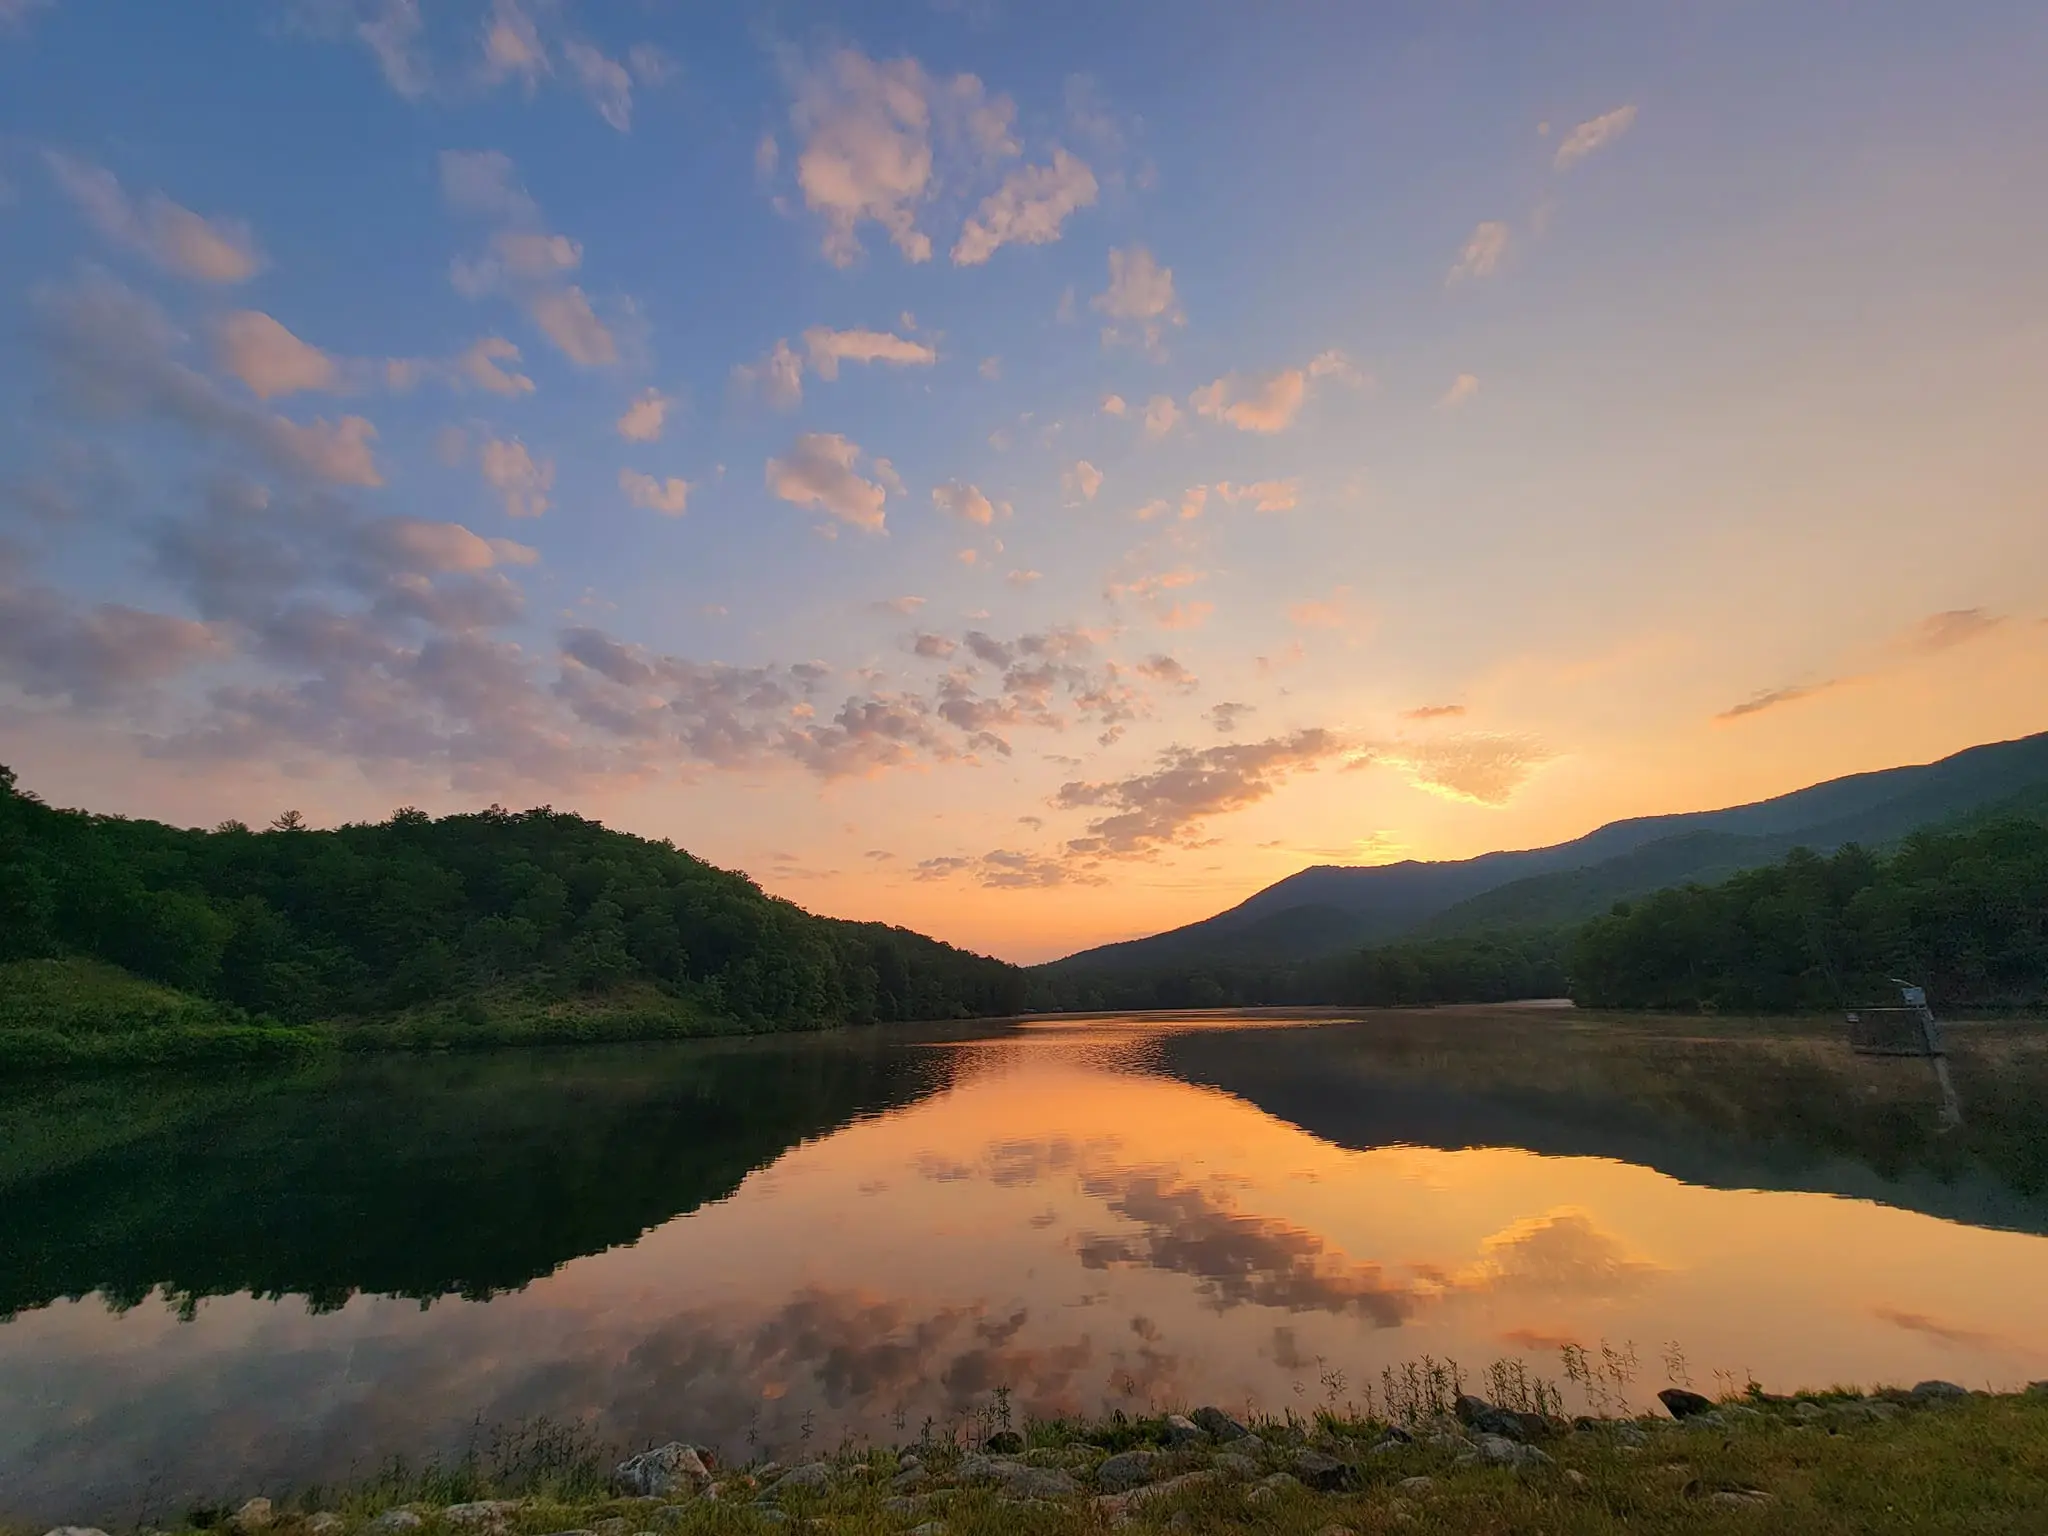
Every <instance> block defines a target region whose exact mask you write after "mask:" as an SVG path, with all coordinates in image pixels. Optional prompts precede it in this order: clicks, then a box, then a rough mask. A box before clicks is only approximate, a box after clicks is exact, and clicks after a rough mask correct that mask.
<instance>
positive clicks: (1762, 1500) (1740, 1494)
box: [1707, 1488, 1771, 1509]
mask: <svg viewBox="0 0 2048 1536" xmlns="http://www.w3.org/2000/svg"><path fill="white" fill-rule="evenodd" d="M1707 1499H1708V1501H1709V1502H1710V1503H1714V1504H1720V1505H1723V1506H1725V1507H1726V1508H1729V1509H1757V1508H1760V1507H1761V1506H1763V1505H1765V1504H1768V1503H1770V1502H1771V1496H1770V1495H1769V1494H1768V1493H1765V1492H1764V1491H1763V1489H1761V1488H1717V1489H1716V1490H1714V1492H1712V1493H1710V1494H1708V1495H1707Z"/></svg>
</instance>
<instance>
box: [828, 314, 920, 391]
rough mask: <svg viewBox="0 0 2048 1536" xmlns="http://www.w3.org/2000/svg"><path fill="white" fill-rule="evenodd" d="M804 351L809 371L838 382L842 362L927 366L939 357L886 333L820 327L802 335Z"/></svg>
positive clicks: (918, 342)
mask: <svg viewBox="0 0 2048 1536" xmlns="http://www.w3.org/2000/svg"><path fill="white" fill-rule="evenodd" d="M804 350H805V351H806V352H808V353H809V354H810V362H811V371H812V372H814V373H816V374H817V375H818V377H819V378H821V379H836V378H838V377H839V365H840V364H841V363H842V362H846V363H893V364H895V365H897V366H898V367H903V366H929V365H930V364H932V363H935V362H937V361H938V357H939V354H938V353H937V352H935V351H933V350H932V349H931V348H930V347H929V346H927V345H925V343H923V342H921V341H913V340H911V339H910V338H908V337H905V336H898V335H896V334H894V333H893V332H890V331H858V330H856V331H835V330H832V329H830V328H828V327H826V326H822V325H814V326H812V327H811V328H810V329H809V330H807V331H805V332H804Z"/></svg>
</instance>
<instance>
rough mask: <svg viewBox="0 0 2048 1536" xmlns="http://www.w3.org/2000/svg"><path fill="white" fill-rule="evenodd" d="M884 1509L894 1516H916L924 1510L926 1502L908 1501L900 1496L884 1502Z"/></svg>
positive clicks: (921, 1500) (920, 1500)
mask: <svg viewBox="0 0 2048 1536" xmlns="http://www.w3.org/2000/svg"><path fill="white" fill-rule="evenodd" d="M882 1508H883V1509H884V1510H885V1511H886V1512H888V1513H889V1514H892V1515H914V1514H916V1513H917V1512H918V1511H919V1510H920V1509H922V1508H924V1500H923V1499H906V1498H903V1497H901V1496H900V1495H899V1496H898V1497H896V1498H893V1499H884V1500H882Z"/></svg>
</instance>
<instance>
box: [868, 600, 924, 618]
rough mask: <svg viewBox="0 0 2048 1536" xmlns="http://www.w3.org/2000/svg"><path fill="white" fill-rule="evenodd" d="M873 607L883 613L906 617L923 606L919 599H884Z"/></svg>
mask: <svg viewBox="0 0 2048 1536" xmlns="http://www.w3.org/2000/svg"><path fill="white" fill-rule="evenodd" d="M875 606H876V607H877V608H879V609H881V610H882V611H883V612H884V613H900V614H903V615H905V616H906V617H907V616H908V615H910V614H913V613H915V612H917V610H918V609H920V608H922V607H923V606H924V599H923V598H921V597H885V598H883V599H882V601H880V602H879V603H877V604H875Z"/></svg>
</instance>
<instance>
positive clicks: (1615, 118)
mask: <svg viewBox="0 0 2048 1536" xmlns="http://www.w3.org/2000/svg"><path fill="white" fill-rule="evenodd" d="M1635 120H1636V109H1635V108H1634V107H1633V106H1622V107H1616V108H1615V109H1614V110H1613V111H1612V112H1603V113H1601V114H1600V116H1598V117H1595V118H1589V119H1588V120H1587V121H1585V122H1583V123H1581V124H1579V126H1578V127H1576V128H1574V129H1573V130H1572V131H1571V132H1570V133H1568V134H1566V135H1565V136H1564V142H1563V143H1562V144H1560V145H1558V146H1557V159H1556V162H1555V163H1556V166H1557V168H1558V169H1559V170H1560V171H1568V170H1570V169H1571V168H1572V167H1573V166H1575V165H1577V164H1578V163H1579V162H1580V161H1581V160H1583V159H1585V158H1586V156H1588V155H1590V154H1592V153H1593V151H1595V150H1596V149H1601V148H1603V147H1605V146H1606V145H1609V144H1612V143H1613V142H1614V141H1615V140H1616V139H1618V138H1620V137H1621V136H1622V135H1623V134H1624V133H1627V132H1628V130H1629V128H1630V126H1631V125H1632V124H1633V123H1634V122H1635Z"/></svg>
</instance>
